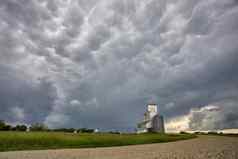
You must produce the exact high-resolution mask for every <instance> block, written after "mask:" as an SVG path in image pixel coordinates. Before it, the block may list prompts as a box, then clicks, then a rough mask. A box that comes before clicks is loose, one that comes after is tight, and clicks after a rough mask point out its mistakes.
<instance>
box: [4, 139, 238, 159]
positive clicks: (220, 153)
mask: <svg viewBox="0 0 238 159" xmlns="http://www.w3.org/2000/svg"><path fill="white" fill-rule="evenodd" d="M237 147H238V138H235V137H224V136H209V135H206V136H199V137H198V138H195V139H191V140H183V141H176V142H169V143H156V144H146V145H133V146H122V147H108V148H85V149H61V150H39V151H12V152H0V159H237V158H238V148H237Z"/></svg>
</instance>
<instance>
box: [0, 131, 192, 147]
mask: <svg viewBox="0 0 238 159" xmlns="http://www.w3.org/2000/svg"><path fill="white" fill-rule="evenodd" d="M194 137H196V136H195V135H191V134H105V133H104V134H84V133H83V134H73V133H60V132H0V151H14V150H40V149H41V150H42V149H60V148H86V147H110V146H124V145H136V144H149V143H160V142H170V141H177V140H185V139H191V138H194Z"/></svg>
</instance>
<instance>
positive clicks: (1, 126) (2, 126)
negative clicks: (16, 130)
mask: <svg viewBox="0 0 238 159" xmlns="http://www.w3.org/2000/svg"><path fill="white" fill-rule="evenodd" d="M0 130H3V131H9V130H11V125H7V124H6V123H5V122H4V121H3V120H0Z"/></svg>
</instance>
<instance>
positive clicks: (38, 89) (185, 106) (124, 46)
mask: <svg viewBox="0 0 238 159" xmlns="http://www.w3.org/2000/svg"><path fill="white" fill-rule="evenodd" d="M237 18H238V2H237V1H236V0H226V1H215V0H200V1H197V0H183V1H179V0H141V1H136V0H111V1H108V0H51V1H47V0H34V1H31V0H5V1H0V33H1V35H0V119H4V120H6V121H9V122H24V123H27V124H31V123H33V122H44V123H45V124H47V125H48V126H49V127H76V128H78V127H90V128H100V129H102V130H112V129H113V130H126V131H130V130H133V129H134V128H135V127H136V123H137V122H139V121H140V120H141V119H142V117H143V112H144V110H145V106H146V104H147V103H149V102H153V103H158V104H159V111H160V112H161V113H162V114H163V115H164V116H165V119H166V121H167V122H168V123H171V122H169V121H173V119H176V118H178V117H179V118H182V119H184V117H185V116H187V115H188V114H190V116H189V118H186V119H184V120H187V121H186V123H187V126H185V127H184V126H180V127H177V129H180V128H181V127H182V128H183V129H184V128H186V129H188V130H190V129H191V130H195V129H229V128H238V115H237V114H238V65H237V63H238V19H237ZM210 106H213V107H215V108H217V109H212V110H210V109H208V108H210ZM211 118H212V119H211ZM181 124H183V122H182V123H181Z"/></svg>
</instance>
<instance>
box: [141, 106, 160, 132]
mask: <svg viewBox="0 0 238 159" xmlns="http://www.w3.org/2000/svg"><path fill="white" fill-rule="evenodd" d="M143 132H158V133H164V132H165V130H164V119H163V116H161V115H160V114H159V113H158V106H157V104H148V105H147V111H146V112H145V114H144V119H143V121H142V122H141V123H139V124H138V133H143Z"/></svg>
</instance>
